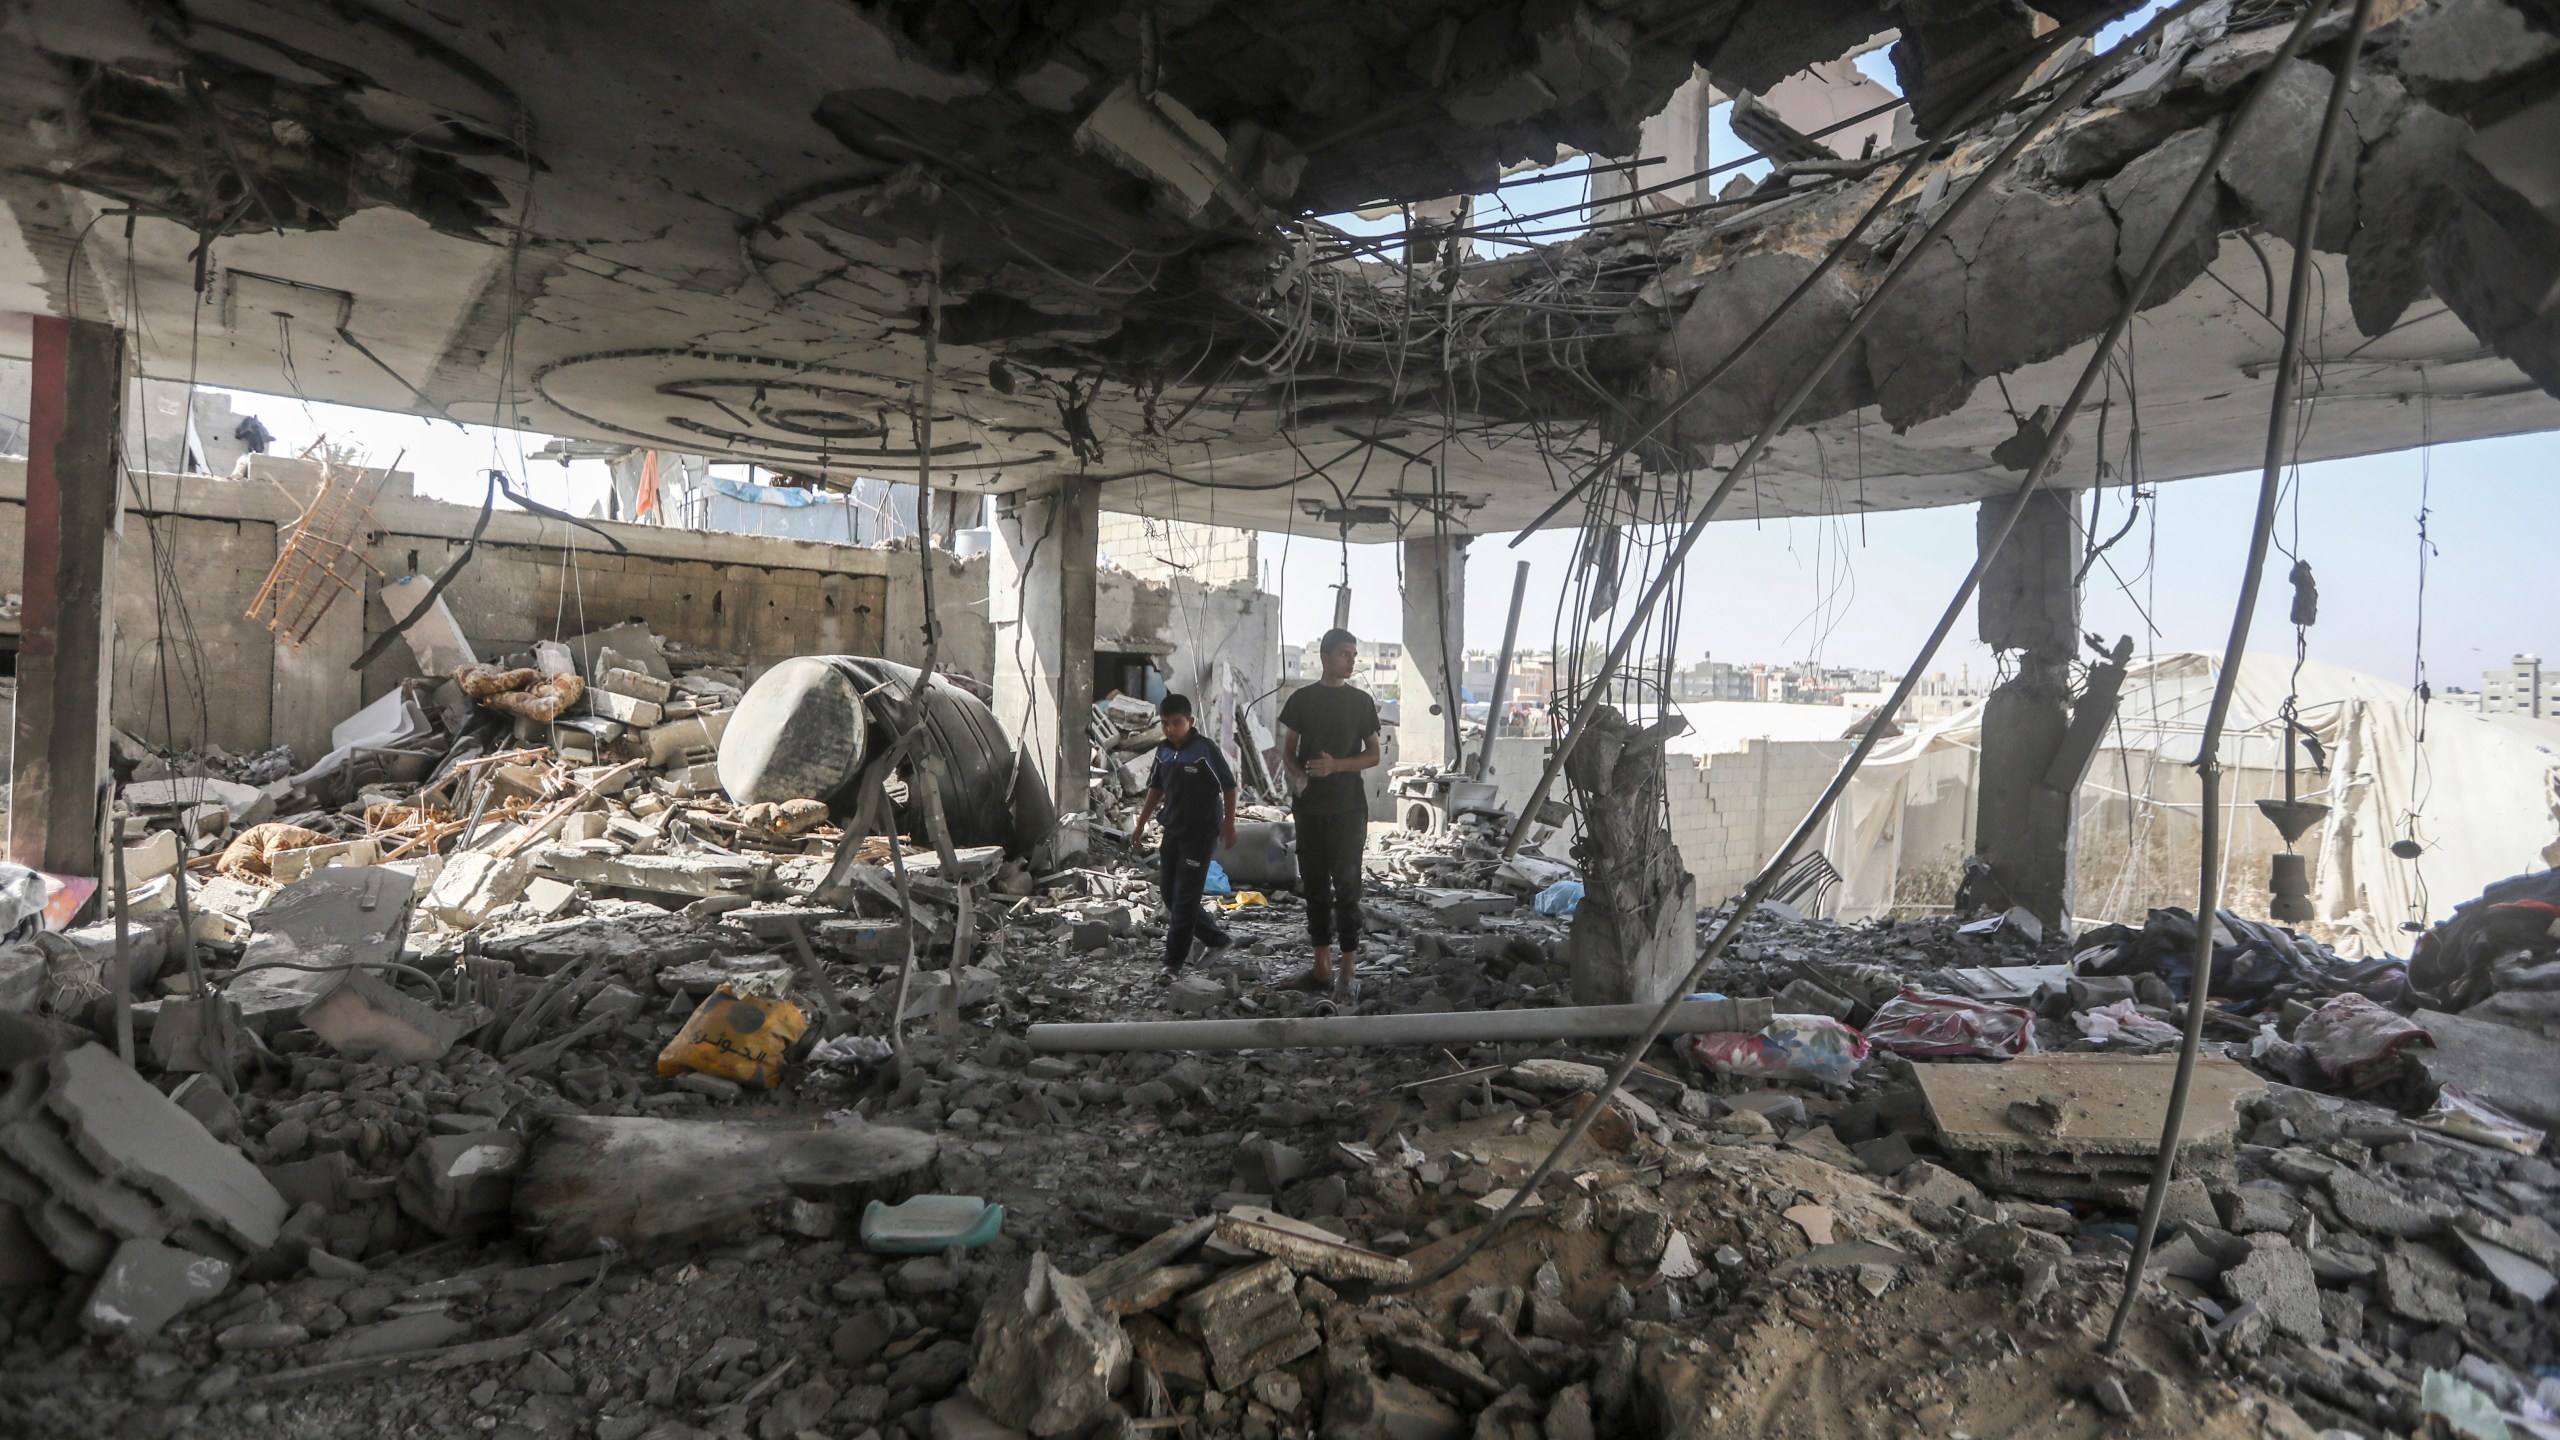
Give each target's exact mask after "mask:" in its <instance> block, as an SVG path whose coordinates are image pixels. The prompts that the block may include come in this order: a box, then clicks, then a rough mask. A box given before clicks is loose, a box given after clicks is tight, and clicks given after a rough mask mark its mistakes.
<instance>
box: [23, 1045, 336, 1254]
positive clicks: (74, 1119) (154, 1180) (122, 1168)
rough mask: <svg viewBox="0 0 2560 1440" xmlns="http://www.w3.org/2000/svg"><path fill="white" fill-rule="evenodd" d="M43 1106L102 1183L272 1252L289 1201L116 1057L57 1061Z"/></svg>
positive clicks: (94, 1051) (96, 1053)
mask: <svg viewBox="0 0 2560 1440" xmlns="http://www.w3.org/2000/svg"><path fill="white" fill-rule="evenodd" d="M45 1078H46V1082H47V1083H46V1086H45V1093H44V1104H45V1106H46V1108H48V1109H50V1110H51V1111H52V1112H53V1113H54V1114H55V1115H56V1116H58V1117H60V1118H61V1120H62V1122H63V1127H64V1129H65V1130H66V1131H67V1132H68V1133H69V1135H70V1139H71V1144H72V1148H74V1149H76V1150H78V1151H79V1152H80V1154H81V1156H82V1157H83V1158H85V1159H86V1160H88V1161H89V1163H90V1164H92V1165H95V1166H96V1167H98V1170H99V1172H100V1173H101V1174H103V1175H106V1176H107V1177H109V1178H111V1179H114V1180H119V1181H122V1182H124V1183H125V1184H127V1185H131V1186H133V1187H134V1188H136V1189H139V1190H143V1191H146V1192H148V1193H150V1194H151V1195H153V1196H156V1197H157V1198H158V1199H159V1200H160V1201H161V1203H163V1204H164V1205H166V1206H168V1207H169V1209H170V1210H171V1211H172V1212H173V1213H174V1214H175V1215H176V1216H177V1217H178V1218H180V1219H184V1220H195V1221H199V1222H201V1223H203V1224H205V1225H208V1226H210V1227H212V1228H213V1229H214V1230H215V1231H216V1232H217V1233H219V1234H220V1235H221V1236H222V1237H223V1238H224V1239H226V1240H229V1241H231V1242H232V1243H233V1244H235V1245H239V1246H241V1247H242V1248H243V1249H247V1250H252V1251H256V1250H264V1249H266V1248H267V1247H268V1246H270V1245H273V1244H274V1243H275V1240H276V1233H277V1231H278V1230H280V1229H281V1228H282V1227H283V1225H284V1219H285V1215H286V1210H285V1204H284V1197H283V1196H281V1195H278V1194H277V1193H276V1187H274V1186H273V1185H270V1184H268V1183H267V1177H266V1176H264V1175H261V1174H259V1173H258V1167H257V1166H255V1165H252V1164H250V1163H249V1159H248V1157H247V1156H245V1155H242V1154H241V1153H240V1152H239V1151H238V1150H236V1149H233V1148H232V1147H231V1146H228V1145H225V1144H223V1143H222V1142H221V1141H219V1140H216V1139H214V1138H213V1136H212V1135H211V1134H210V1133H209V1132H207V1131H206V1129H205V1128H204V1126H203V1125H201V1124H199V1123H197V1121H196V1118H195V1117H194V1116H192V1115H190V1114H188V1113H187V1112H186V1111H184V1110H182V1109H180V1108H179V1107H178V1104H177V1102H176V1101H174V1100H171V1099H170V1098H169V1097H168V1096H166V1095H163V1094H161V1093H160V1092H159V1091H158V1090H157V1089H155V1088H154V1087H153V1086H152V1085H151V1082H149V1081H147V1080H145V1079H143V1078H142V1077H141V1076H140V1075H138V1074H136V1073H134V1070H133V1068H132V1067H131V1066H129V1065H126V1064H125V1063H124V1062H123V1061H121V1060H118V1059H117V1058H116V1057H115V1053H114V1052H113V1051H111V1050H108V1049H106V1048H105V1047H103V1046H99V1045H84V1046H82V1047H80V1048H79V1049H77V1050H74V1051H72V1052H70V1053H69V1054H67V1055H60V1056H57V1057H55V1058H54V1059H53V1060H52V1061H50V1062H49V1063H48V1064H47V1066H46V1070H45Z"/></svg>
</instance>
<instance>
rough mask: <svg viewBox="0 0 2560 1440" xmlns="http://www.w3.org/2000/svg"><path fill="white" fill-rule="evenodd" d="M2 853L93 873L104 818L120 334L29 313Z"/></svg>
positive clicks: (118, 515) (117, 524)
mask: <svg viewBox="0 0 2560 1440" xmlns="http://www.w3.org/2000/svg"><path fill="white" fill-rule="evenodd" d="M32 369H33V373H32V379H31V384H30V394H29V402H28V412H29V413H28V424H27V541H26V560H25V569H24V571H23V575H24V579H23V581H22V582H21V593H22V595H23V596H24V600H23V608H22V610H21V617H22V618H21V621H20V625H21V629H20V636H19V642H18V715H17V754H16V763H15V766H14V773H13V774H12V775H11V777H10V779H11V782H12V784H13V786H14V789H13V790H12V792H11V796H12V799H11V804H10V808H9V858H10V859H12V860H14V861H16V862H17V863H19V864H21V865H28V866H32V867H34V868H36V869H39V870H51V871H54V872H56V873H57V874H65V875H97V874H99V873H100V870H99V859H100V856H101V855H102V854H103V851H102V850H101V848H100V842H101V840H102V838H103V835H104V832H105V828H106V817H105V815H103V814H102V813H100V811H99V808H98V787H99V785H100V783H101V782H102V781H104V779H105V778H106V775H107V716H108V712H109V708H110V702H111V694H110V686H111V684H112V681H113V675H114V667H113V666H112V664H111V663H110V661H109V656H110V655H112V654H113V652H114V641H115V622H114V618H113V617H114V614H115V595H114V581H115V573H116V542H117V539H118V535H119V532H120V531H121V530H122V528H123V519H124V513H123V506H122V505H121V504H120V503H119V498H120V494H121V488H120V486H119V484H118V477H117V474H116V436H117V435H118V434H119V433H120V431H121V430H122V427H123V422H122V419H121V409H122V401H123V396H124V335H123V333H122V332H121V331H119V330H117V329H116V328H115V327H114V326H112V325H101V324H98V323H97V322H95V321H89V320H57V319H54V318H53V317H51V316H49V315H39V316H37V317H35V359H34V365H33V367H32Z"/></svg>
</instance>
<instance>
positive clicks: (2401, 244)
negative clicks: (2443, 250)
mask: <svg viewBox="0 0 2560 1440" xmlns="http://www.w3.org/2000/svg"><path fill="white" fill-rule="evenodd" d="M2470 138H2471V127H2470V126H2468V125H2465V124H2463V123H2462V122H2461V121H2459V120H2456V119H2454V118H2453V117H2452V116H2450V115H2446V114H2444V113H2442V112H2441V111H2438V110H2435V109H2432V108H2430V107H2428V106H2425V105H2410V106H2408V107H2406V108H2405V109H2403V110H2402V111H2401V112H2400V116H2399V123H2398V124H2396V125H2394V126H2393V127H2392V128H2391V131H2390V133H2389V134H2387V135H2384V136H2382V137H2381V138H2380V139H2379V140H2377V141H2375V142H2374V143H2373V144H2372V146H2371V147H2370V148H2369V149H2367V150H2366V152H2365V161H2364V167H2363V169H2361V170H2360V171H2358V172H2357V175H2356V235H2355V239H2353V240H2351V241H2349V242H2348V243H2347V303H2348V304H2349V305H2351V306H2353V307H2354V309H2355V317H2356V328H2357V329H2358V330H2361V331H2363V332H2364V333H2365V334H2367V335H2380V334H2382V333H2384V332H2385V331H2388V330H2389V329H2390V328H2391V327H2392V326H2393V325H2395V324H2397V323H2399V320H2400V317H2401V315H2402V314H2403V313H2405V312H2406V311H2407V310H2408V308H2409V307H2410V305H2412V304H2414V303H2415V302H2416V301H2417V298H2418V297H2419V296H2420V295H2422V294H2424V293H2425V292H2426V288H2427V275H2426V251H2427V244H2428V241H2429V240H2430V239H2431V238H2432V237H2433V236H2434V233H2435V223H2436V220H2437V219H2438V217H2440V216H2442V215H2443V214H2445V213H2446V211H2447V209H2448V208H2449V207H2450V205H2451V203H2452V202H2451V200H2450V198H2449V197H2448V196H2447V195H2446V194H2445V184H2446V177H2447V176H2449V175H2450V174H2452V172H2453V167H2454V164H2455V161H2456V160H2457V158H2458V157H2459V156H2460V155H2461V152H2462V147H2463V144H2464V142H2466V141H2468V140H2469V139H2470Z"/></svg>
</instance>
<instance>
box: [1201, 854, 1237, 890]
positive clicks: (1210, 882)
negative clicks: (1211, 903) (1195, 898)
mask: <svg viewBox="0 0 2560 1440" xmlns="http://www.w3.org/2000/svg"><path fill="white" fill-rule="evenodd" d="M1200 893H1201V894H1203V895H1233V894H1234V893H1236V887H1235V884H1234V882H1232V881H1230V880H1228V879H1227V867H1226V866H1224V865H1221V864H1219V863H1218V862H1217V861H1215V860H1212V861H1210V862H1209V878H1208V879H1207V880H1205V881H1203V882H1202V883H1201V886H1200Z"/></svg>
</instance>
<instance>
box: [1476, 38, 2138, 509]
mask: <svg viewBox="0 0 2560 1440" xmlns="http://www.w3.org/2000/svg"><path fill="white" fill-rule="evenodd" d="M2105 21H2106V12H2104V11H2093V12H2091V13H2090V14H2087V15H2084V16H2082V17H2081V18H2079V19H2078V20H2075V21H2073V22H2072V23H2071V24H2069V25H2066V26H2063V27H2062V28H2060V29H2058V30H2056V31H2054V32H2053V33H2052V34H2050V35H2046V36H2044V37H2042V38H2041V39H2040V40H2039V41H2038V42H2037V44H2036V45H2035V46H2034V47H2033V48H2031V49H2030V50H2028V52H2027V53H2026V54H2025V56H2023V57H2021V58H2020V59H2019V61H2018V63H2017V64H2015V65H2013V66H2011V67H2010V68H2009V70H2008V72H2007V73H2005V74H2003V75H2001V76H2000V77H1999V78H1998V79H1996V80H1994V81H1992V82H1991V83H1990V84H1989V85H1986V86H1984V87H1983V88H1982V90H1981V91H1980V92H1979V93H1977V94H1976V95H1975V96H1974V97H1973V99H1971V100H1969V101H1967V102H1966V103H1965V107H1964V108H1963V109H1962V110H1960V111H1958V112H1957V113H1956V115H1955V117H1954V119H1953V121H1952V122H1951V123H1950V124H1949V125H1948V126H1947V132H1946V133H1948V134H1949V135H1953V134H1955V133H1957V132H1959V131H1961V130H1963V129H1964V128H1965V127H1966V126H1968V125H1971V124H1972V123H1973V122H1974V121H1975V120H1978V119H1980V118H1981V117H1982V114H1983V112H1984V111H1986V110H1988V109H1990V108H1991V106H1992V105H1993V104H1995V103H1997V102H1998V101H1999V100H2001V99H2002V98H2004V97H2006V96H2008V95H2009V94H2011V93H2012V92H2014V91H2015V90H2016V89H2017V87H2018V86H2020V85H2022V84H2025V83H2026V81H2027V80H2028V78H2029V77H2031V76H2033V75H2034V74H2035V73H2036V71H2037V70H2038V69H2040V68H2042V67H2043V65H2044V64H2045V62H2046V61H2048V60H2049V59H2051V58H2052V56H2053V55H2054V53H2055V52H2057V51H2059V50H2060V49H2061V48H2062V47H2063V46H2065V45H2067V44H2069V43H2071V42H2072V41H2074V40H2079V39H2084V38H2086V37H2087V36H2089V35H2090V34H2092V33H2094V32H2095V31H2096V30H2097V29H2098V27H2099V26H2100V25H2102V24H2104V23H2105ZM1885 108H1888V109H1889V108H1891V107H1889V106H1888V107H1885ZM1841 123H1843V124H1847V123H1849V122H1847V121H1843V122H1841ZM1834 128H1837V127H1834ZM1817 133H1820V132H1817ZM1807 138H1811V137H1807ZM1939 148H1940V146H1939V145H1938V144H1937V143H1934V142H1925V141H1924V142H1923V143H1921V144H1918V145H1915V146H1913V147H1912V149H1911V158H1910V159H1908V160H1906V161H1904V162H1903V165H1902V170H1901V173H1899V174H1897V175H1895V176H1894V177H1893V183H1892V184H1890V185H1887V186H1885V187H1884V191H1883V193H1882V194H1879V195H1878V196H1876V198H1875V203H1874V204H1872V205H1869V206H1868V207H1867V209H1866V213H1865V214H1862V215H1860V216H1859V217H1858V223H1856V224H1855V225H1852V226H1850V227H1849V233H1848V234H1846V235H1843V236H1841V237H1840V238H1839V239H1838V240H1836V241H1834V242H1832V244H1831V247H1830V248H1829V249H1828V250H1826V251H1825V252H1823V256H1822V259H1821V260H1820V261H1819V262H1818V263H1816V264H1815V265H1814V267H1813V268H1812V269H1811V270H1809V271H1807V272H1805V277H1804V278H1803V279H1802V280H1799V281H1797V282H1796V288H1794V289H1793V290H1790V291H1788V292H1787V294H1786V298H1785V299H1783V300H1780V301H1779V302H1778V304H1777V308H1775V309H1773V310H1771V311H1770V312H1769V313H1768V314H1766V315H1764V316H1762V317H1761V318H1760V323H1759V324H1757V325H1754V326H1752V327H1751V333H1750V334H1748V335H1745V336H1743V337H1742V339H1741V341H1740V342H1739V343H1737V344H1736V345H1735V346H1734V347H1733V349H1732V350H1730V351H1728V352H1726V354H1725V357H1724V358H1723V359H1721V360H1719V361H1717V362H1716V363H1715V364H1714V365H1713V366H1711V367H1709V369H1708V370H1707V373H1706V374H1704V375H1701V376H1699V377H1698V378H1697V379H1695V380H1693V381H1691V382H1689V384H1688V386H1687V387H1686V388H1684V389H1683V390H1682V391H1681V392H1680V393H1679V394H1678V395H1677V396H1675V397H1673V399H1672V400H1671V402H1670V403H1669V404H1667V405H1665V406H1663V407H1662V408H1661V409H1660V410H1658V411H1656V412H1655V413H1654V417H1653V418H1652V419H1651V420H1648V421H1646V422H1645V423H1644V424H1643V426H1642V427H1641V428H1639V429H1638V430H1637V431H1636V433H1635V434H1633V435H1630V436H1628V437H1627V438H1626V439H1624V440H1621V441H1619V442H1618V443H1617V444H1615V445H1613V446H1611V447H1610V449H1609V453H1608V454H1606V455H1603V456H1602V457H1600V461H1599V463H1598V464H1596V465H1593V466H1592V467H1591V468H1590V469H1588V470H1586V471H1584V472H1583V474H1582V478H1581V479H1579V480H1577V481H1575V482H1573V484H1571V485H1569V486H1567V487H1566V488H1565V492H1564V493H1563V494H1561V495H1558V496H1557V497H1556V498H1555V500H1554V502H1553V503H1551V504H1549V505H1548V506H1547V508H1546V509H1544V510H1541V511H1539V512H1538V516H1537V518H1536V519H1534V520H1531V521H1530V522H1529V523H1528V524H1527V525H1524V526H1522V527H1521V528H1520V533H1519V534H1517V535H1514V536H1512V537H1511V541H1510V546H1509V548H1512V549H1518V548H1519V546H1520V542H1522V541H1524V540H1526V539H1528V538H1529V537H1530V536H1532V535H1534V534H1536V533H1538V532H1539V531H1540V530H1543V529H1545V528H1546V526H1547V522H1548V521H1550V520H1553V519H1554V518H1556V516H1557V515H1558V514H1559V513H1561V512H1562V511H1563V509H1564V507H1566V506H1567V505H1570V504H1572V503H1573V502H1574V499H1575V498H1576V497H1577V496H1579V495H1581V494H1582V492H1584V491H1585V490H1588V489H1590V488H1591V487H1592V485H1593V484H1594V483H1596V482H1597V481H1598V480H1599V479H1600V477H1601V476H1603V475H1606V474H1608V473H1609V472H1610V470H1612V469H1613V468H1615V467H1616V465H1617V463H1618V462H1619V461H1620V460H1623V459H1625V458H1626V457H1627V455H1628V454H1629V452H1631V451H1633V450H1634V449H1635V448H1636V447H1637V446H1639V445H1641V444H1643V443H1644V442H1645V441H1647V440H1650V439H1652V438H1653V433H1654V432H1655V431H1657V430H1659V429H1661V428H1662V427H1663V426H1664V425H1665V424H1666V423H1668V422H1669V421H1670V419H1671V417H1672V416H1674V415H1677V414H1679V413H1680V412H1681V411H1683V410H1685V409H1687V408H1689V405H1690V403H1691V402H1692V401H1694V400H1696V399H1697V398H1698V397H1699V396H1701V395H1704V394H1706V393H1707V391H1708V390H1709V389H1711V388H1713V387H1714V385H1715V383H1716V382H1717V381H1718V380H1721V379H1723V378H1724V377H1725V376H1726V375H1727V374H1728V373H1730V372H1731V371H1732V369H1733V367H1734V366H1735V365H1737V364H1739V363H1741V361H1742V358H1743V357H1744V356H1746V355H1749V354H1750V353H1751V352H1752V350H1754V349H1755V348H1757V347H1758V346H1759V344H1760V342H1761V341H1762V340H1765V339H1767V338H1768V336H1769V332H1770V331H1772V330H1775V329H1776V328H1778V322H1779V321H1781V320H1783V319H1785V318H1786V317H1787V315H1788V313H1789V312H1790V311H1792V310H1794V309H1795V308H1796V306H1797V305H1798V304H1800V303H1802V302H1803V300H1804V297H1806V296H1807V295H1810V294H1812V293H1813V287H1815V286H1816V285H1819V284H1821V283H1822V279H1823V277H1824V276H1826V275H1829V274H1830V273H1831V272H1832V270H1834V269H1835V268H1837V267H1838V265H1839V264H1840V261H1841V259H1842V258H1843V257H1844V256H1846V255H1847V254H1848V253H1849V247H1850V246H1852V245H1855V244H1857V243H1858V240H1859V238H1860V237H1861V236H1863V235H1865V234H1866V233H1867V229H1868V227H1869V226H1871V225H1873V224H1875V222H1876V220H1877V218H1878V217H1879V216H1881V215H1883V214H1884V212H1885V209H1886V207H1888V206H1890V205H1891V204H1892V203H1893V201H1894V197H1895V196H1897V195H1899V194H1901V193H1902V187H1903V186H1905V185H1908V184H1910V183H1911V177H1912V176H1914V175H1916V174H1918V173H1919V172H1920V167H1921V166H1922V165H1924V164H1926V163H1928V160H1929V157H1930V156H1932V155H1934V154H1936V153H1937V152H1938V150H1939ZM1731 163H1735V164H1740V163H1744V162H1740V161H1736V162H1731ZM1709 173H1712V172H1709ZM1613 198H1614V197H1613Z"/></svg>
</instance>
